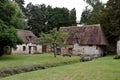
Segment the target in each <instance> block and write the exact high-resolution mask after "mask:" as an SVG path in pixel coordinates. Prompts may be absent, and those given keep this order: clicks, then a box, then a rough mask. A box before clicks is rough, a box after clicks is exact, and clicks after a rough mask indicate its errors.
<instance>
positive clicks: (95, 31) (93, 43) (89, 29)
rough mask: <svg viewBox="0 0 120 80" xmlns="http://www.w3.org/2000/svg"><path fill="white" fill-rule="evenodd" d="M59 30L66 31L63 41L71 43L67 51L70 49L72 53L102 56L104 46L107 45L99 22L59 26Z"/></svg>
mask: <svg viewBox="0 0 120 80" xmlns="http://www.w3.org/2000/svg"><path fill="white" fill-rule="evenodd" d="M60 31H65V32H67V33H68V37H67V39H66V40H65V43H66V44H67V45H72V47H69V48H68V51H67V52H70V50H71V51H72V54H74V55H80V54H83V55H96V56H102V55H103V54H104V47H105V46H106V45H107V40H106V38H105V36H104V33H103V31H102V29H101V26H100V24H96V25H84V26H80V27H76V26H72V27H61V28H60ZM71 48H72V49H71ZM63 54H64V50H63Z"/></svg>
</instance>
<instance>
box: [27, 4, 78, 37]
mask: <svg viewBox="0 0 120 80" xmlns="http://www.w3.org/2000/svg"><path fill="white" fill-rule="evenodd" d="M26 10H27V13H26V14H27V15H26V16H27V19H28V26H29V30H31V31H32V32H33V33H34V34H35V35H37V36H39V33H40V32H49V31H50V30H52V29H53V28H55V27H56V28H57V29H59V27H61V26H72V25H76V10H75V9H73V10H71V11H69V10H68V9H67V8H58V7H56V8H52V7H51V6H49V5H48V6H46V5H45V4H41V5H33V4H32V3H29V4H28V5H27V7H26Z"/></svg>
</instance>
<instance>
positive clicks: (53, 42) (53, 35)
mask: <svg viewBox="0 0 120 80" xmlns="http://www.w3.org/2000/svg"><path fill="white" fill-rule="evenodd" d="M66 36H67V34H66V33H65V32H60V31H57V28H54V29H53V30H51V31H50V32H49V33H47V34H45V33H41V34H40V37H39V42H40V43H43V44H48V45H50V46H52V47H53V48H54V56H55V57H56V55H55V48H56V47H57V46H59V47H61V46H63V45H64V40H65V38H66Z"/></svg>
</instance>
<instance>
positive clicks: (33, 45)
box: [12, 29, 42, 54]
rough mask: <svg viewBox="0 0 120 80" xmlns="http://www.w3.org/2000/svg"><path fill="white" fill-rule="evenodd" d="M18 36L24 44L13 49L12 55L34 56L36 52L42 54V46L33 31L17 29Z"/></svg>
mask: <svg viewBox="0 0 120 80" xmlns="http://www.w3.org/2000/svg"><path fill="white" fill-rule="evenodd" d="M17 34H18V36H19V37H20V38H21V39H22V40H23V41H24V43H23V44H21V45H17V46H16V48H15V49H12V54H33V53H35V52H40V53H41V52H42V45H40V44H38V41H37V39H38V38H37V37H36V36H35V35H34V34H33V33H32V32H31V31H28V30H21V29H17Z"/></svg>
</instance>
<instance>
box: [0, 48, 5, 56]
mask: <svg viewBox="0 0 120 80" xmlns="http://www.w3.org/2000/svg"><path fill="white" fill-rule="evenodd" d="M3 54H4V48H0V56H2V55H3Z"/></svg>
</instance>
